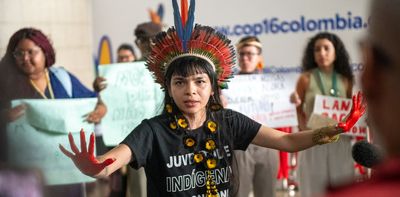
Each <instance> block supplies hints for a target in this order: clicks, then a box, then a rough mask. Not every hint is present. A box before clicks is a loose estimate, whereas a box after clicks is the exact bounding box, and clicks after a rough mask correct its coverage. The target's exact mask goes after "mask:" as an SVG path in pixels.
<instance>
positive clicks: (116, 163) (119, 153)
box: [59, 130, 132, 178]
mask: <svg viewBox="0 0 400 197" xmlns="http://www.w3.org/2000/svg"><path fill="white" fill-rule="evenodd" d="M80 138H81V150H80V151H79V149H78V147H77V146H76V144H75V142H74V138H73V136H72V134H71V133H69V135H68V139H69V143H70V147H71V150H72V152H70V151H68V150H66V149H65V148H64V147H63V146H62V145H61V144H60V145H59V148H60V150H61V151H62V152H63V153H64V154H65V155H66V156H67V157H69V158H71V160H72V161H73V162H74V164H75V166H76V167H78V169H79V170H80V171H81V172H82V173H83V174H86V175H88V176H91V177H94V178H100V177H106V176H109V175H110V174H111V173H113V172H114V171H116V170H117V169H119V168H121V167H122V166H124V165H126V164H128V163H129V161H130V160H131V158H132V152H131V150H130V149H129V147H128V146H126V145H123V144H122V145H118V146H117V147H115V148H114V149H112V150H110V151H108V152H107V153H106V154H104V155H102V156H98V157H95V155H94V144H95V142H94V141H95V136H94V133H92V134H91V135H90V141H89V146H88V148H87V147H86V139H85V132H84V131H83V130H81V132H80Z"/></svg>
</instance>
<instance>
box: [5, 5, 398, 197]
mask: <svg viewBox="0 0 400 197" xmlns="http://www.w3.org/2000/svg"><path fill="white" fill-rule="evenodd" d="M183 2H184V1H183ZM173 4H174V9H178V6H177V3H176V1H173ZM181 6H182V9H180V11H179V10H175V14H174V19H175V20H174V21H175V26H174V27H171V28H169V29H168V30H167V31H162V25H161V24H158V23H154V22H146V23H142V24H139V25H138V26H137V27H136V28H135V30H134V36H135V45H136V47H137V48H138V49H139V50H140V54H141V57H138V56H137V54H136V53H135V50H134V48H133V46H132V45H131V44H127V43H125V44H122V45H120V47H119V48H118V50H117V55H118V57H117V63H125V62H134V61H144V62H145V64H146V66H147V68H148V70H149V71H150V72H151V73H152V74H153V76H154V78H155V82H156V83H158V84H159V85H160V86H161V87H162V90H163V91H164V102H163V107H164V108H163V109H164V110H163V112H162V113H161V114H159V115H156V116H154V117H152V118H149V119H144V120H143V121H142V122H141V123H140V124H139V125H138V126H137V127H135V128H132V132H131V133H130V134H129V135H128V136H127V137H126V138H125V139H124V140H123V141H122V142H121V143H120V144H118V145H117V146H115V147H106V146H105V145H104V142H103V141H102V137H100V136H95V134H91V135H90V137H89V142H88V143H86V133H85V131H83V130H82V131H81V132H80V133H79V135H80V144H81V146H80V148H78V146H77V145H76V143H75V140H76V139H74V138H73V136H72V134H71V133H70V134H69V135H68V140H69V145H70V147H64V146H63V145H60V146H59V148H60V150H57V151H61V152H62V153H63V154H64V155H65V156H66V157H68V158H70V159H71V160H72V161H73V163H74V164H75V166H76V167H77V169H79V170H80V171H81V172H82V173H83V174H85V175H87V176H90V177H93V178H96V179H98V180H99V181H101V180H103V181H105V183H103V187H106V188H107V189H106V190H104V191H107V192H104V193H102V194H101V195H102V196H129V197H137V196H154V197H155V196H207V197H217V196H238V197H242V196H245V197H247V196H248V195H249V194H250V193H251V192H252V193H253V195H254V196H255V197H261V196H275V195H276V193H275V192H276V188H277V186H276V184H277V178H276V177H277V173H278V165H279V156H278V153H279V152H278V151H285V152H293V153H297V152H298V155H299V156H298V163H299V167H298V175H297V176H298V181H299V185H298V189H299V191H300V195H301V196H302V197H307V196H325V195H327V196H397V195H399V194H400V189H399V188H400V187H398V186H400V160H399V154H400V152H399V151H400V147H399V146H400V133H399V132H398V131H397V130H398V128H397V127H400V125H399V121H398V118H397V116H396V115H397V112H398V111H400V104H399V102H398V101H399V100H400V90H397V89H399V87H400V86H399V85H398V84H400V66H399V65H400V63H398V62H397V61H400V54H398V53H399V51H400V49H398V48H399V45H398V44H397V43H396V42H395V41H396V40H398V39H399V38H398V36H397V35H398V33H400V26H399V25H398V23H397V22H398V21H399V20H400V12H399V11H400V2H398V1H391V0H373V1H371V10H370V14H371V20H370V24H369V28H368V33H367V36H366V38H365V39H364V40H363V41H362V42H361V44H360V45H361V49H360V50H361V51H362V53H363V63H364V70H363V73H362V80H361V83H362V92H363V93H356V94H353V85H354V76H353V73H352V69H351V67H350V60H349V59H350V57H349V54H348V52H347V50H346V47H345V43H343V42H342V40H341V39H340V38H339V37H338V36H337V35H335V34H334V33H332V32H320V33H317V34H316V35H314V36H312V37H311V38H310V39H309V40H308V42H307V45H306V47H305V49H304V54H303V59H302V64H301V66H302V73H301V74H300V76H299V78H298V81H297V84H296V88H295V90H293V94H292V95H291V96H290V98H286V99H290V101H291V102H292V103H293V104H294V105H296V107H297V117H298V128H299V129H298V130H299V132H295V133H286V132H282V131H280V130H281V129H275V128H271V127H269V126H268V125H263V124H260V123H258V122H256V121H255V120H252V119H251V118H249V117H247V116H246V115H243V114H242V113H240V112H237V111H234V110H230V109H227V108H225V106H226V100H224V95H222V92H221V90H222V89H224V88H227V84H228V83H229V79H230V78H231V77H233V75H235V74H237V75H247V74H262V73H263V68H264V66H265V64H264V60H263V58H262V57H263V56H262V51H263V45H262V43H261V42H260V40H259V39H258V38H257V37H255V36H246V37H243V38H242V39H240V40H239V42H238V43H237V44H236V48H234V47H233V46H232V45H231V44H230V41H229V39H228V38H227V37H226V36H225V35H223V34H221V33H220V32H218V31H216V30H215V29H213V28H212V27H208V26H202V25H194V21H193V20H190V19H191V18H192V17H193V15H194V10H195V7H194V5H193V4H192V3H191V4H190V7H189V6H188V5H181ZM182 24H184V25H182ZM387 27H391V28H387ZM210 46H211V47H210ZM236 57H237V59H238V66H239V69H240V70H239V71H238V73H235V72H234V69H233V68H234V66H235V59H236ZM55 62H56V53H55V50H54V48H53V45H52V43H51V41H50V39H49V37H47V36H46V34H45V33H43V32H42V31H41V30H39V29H36V28H22V29H19V30H17V31H16V32H15V33H14V34H13V35H12V36H11V38H10V40H9V42H8V45H7V50H6V53H5V55H4V56H3V57H2V58H1V61H0V92H1V96H0V107H1V110H0V141H1V142H0V143H1V144H2V145H1V148H0V153H1V154H0V156H1V157H0V162H1V163H0V172H1V173H0V186H2V185H9V187H8V186H7V188H6V189H3V188H2V187H0V196H3V193H4V195H5V196H26V193H23V190H19V189H15V188H14V187H15V186H14V185H15V184H16V183H15V181H14V182H13V181H9V182H6V181H4V180H5V179H4V178H6V179H10V180H21V181H20V184H21V186H22V185H24V184H26V185H27V186H23V187H24V188H26V189H29V190H30V191H34V192H32V195H31V196H42V195H45V196H60V197H61V196H78V197H79V196H86V195H89V196H90V194H89V193H87V192H90V191H85V190H86V188H90V186H89V185H90V184H88V185H87V186H85V184H84V183H76V184H68V185H51V186H49V185H46V184H45V183H44V180H43V177H42V175H41V172H40V170H37V169H28V170H27V169H23V170H21V169H19V168H15V167H14V166H9V165H8V161H7V153H8V151H7V147H8V145H7V143H9V142H7V136H6V135H7V125H8V124H9V123H12V122H14V121H16V120H18V119H19V118H20V117H22V116H23V115H24V114H25V113H26V112H25V110H26V106H25V105H18V106H11V101H13V100H16V99H73V98H97V103H96V105H95V107H94V109H93V111H92V112H90V113H88V114H87V115H86V116H85V120H86V121H87V122H89V123H93V124H95V125H97V126H98V127H96V128H98V129H101V120H102V118H103V117H104V116H105V115H106V114H107V106H106V104H105V103H104V101H103V100H102V98H101V96H100V93H101V91H103V90H105V89H106V88H107V87H106V85H105V84H106V83H105V81H106V80H107V79H106V78H103V77H101V76H97V77H96V78H95V79H94V80H93V89H94V91H92V90H90V89H89V88H87V87H85V86H84V85H83V84H82V83H81V82H80V81H79V79H78V78H77V77H76V76H75V75H73V74H72V73H70V72H68V71H67V70H65V69H64V68H61V67H55V66H53V65H54V64H55ZM11 87H12V88H11ZM317 95H325V96H331V97H338V98H348V99H351V100H352V105H351V110H350V112H349V113H348V115H347V116H346V117H345V118H344V119H343V120H340V121H339V122H338V123H337V124H334V125H331V124H327V125H324V126H322V127H312V126H310V125H309V124H308V122H309V119H310V117H311V116H312V114H313V111H314V109H313V106H314V105H313V104H314V101H315V98H316V96H317ZM282 99H284V98H282ZM366 103H368V106H366ZM366 107H368V126H369V128H370V129H371V130H373V131H374V134H375V135H377V136H376V137H377V138H379V139H380V143H381V144H382V147H383V148H384V150H385V159H384V160H383V161H382V162H381V164H379V166H377V167H376V168H374V170H373V173H372V177H370V178H369V179H367V180H364V181H362V182H357V183H352V182H353V181H355V180H356V179H355V169H354V161H353V159H352V156H351V149H352V143H351V141H352V139H351V137H350V136H346V135H341V134H342V133H344V132H347V131H349V130H350V129H351V128H352V127H353V126H354V125H355V124H356V122H357V121H358V119H359V118H360V117H361V116H362V115H363V114H364V112H365V110H366ZM100 133H101V132H100ZM339 136H340V137H339ZM32 140H35V139H32ZM95 146H96V149H97V150H96V154H95V153H94V147H95ZM32 151H34V150H32ZM95 155H97V156H95ZM186 158H187V159H188V160H185V159H186ZM26 170H27V171H26ZM3 172H5V173H3ZM345 183H346V184H345ZM13 184H14V185H13ZM32 187H34V188H35V189H32ZM15 190H18V191H19V193H17V192H15Z"/></svg>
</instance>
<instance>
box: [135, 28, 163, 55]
mask: <svg viewBox="0 0 400 197" xmlns="http://www.w3.org/2000/svg"><path fill="white" fill-rule="evenodd" d="M161 31H162V25H161V24H158V23H155V22H145V23H141V24H139V25H137V26H136V28H135V30H134V36H135V44H136V46H137V47H138V48H139V50H140V54H141V57H140V58H139V59H138V61H144V60H145V58H146V57H147V56H148V55H149V54H150V52H151V39H152V38H154V36H156V35H157V34H158V33H160V32H161Z"/></svg>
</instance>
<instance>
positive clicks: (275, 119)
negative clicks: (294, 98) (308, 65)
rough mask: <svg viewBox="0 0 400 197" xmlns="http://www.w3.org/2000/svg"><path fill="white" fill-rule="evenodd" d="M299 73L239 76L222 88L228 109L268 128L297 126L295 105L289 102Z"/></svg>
mask: <svg viewBox="0 0 400 197" xmlns="http://www.w3.org/2000/svg"><path fill="white" fill-rule="evenodd" d="M298 75H299V74H298V73H267V74H256V75H237V76H235V77H234V78H233V79H232V80H231V82H230V83H229V88H228V89H227V90H224V91H223V95H224V96H225V97H226V99H227V101H228V105H227V108H231V109H234V110H236V111H239V112H241V113H243V114H245V115H247V116H249V117H250V118H252V119H254V120H256V121H258V122H260V123H262V124H265V125H267V126H269V127H274V128H277V127H287V126H296V125H297V114H296V107H295V106H294V105H293V104H291V103H290V100H289V97H290V94H291V93H292V92H293V91H294V89H295V87H294V86H295V84H296V80H297V78H298Z"/></svg>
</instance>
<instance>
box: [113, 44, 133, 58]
mask: <svg viewBox="0 0 400 197" xmlns="http://www.w3.org/2000/svg"><path fill="white" fill-rule="evenodd" d="M117 55H118V57H117V62H118V63H121V62H133V61H135V60H136V54H135V51H134V50H133V47H132V45H130V44H127V43H124V44H121V45H120V46H119V47H118V50H117Z"/></svg>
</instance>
